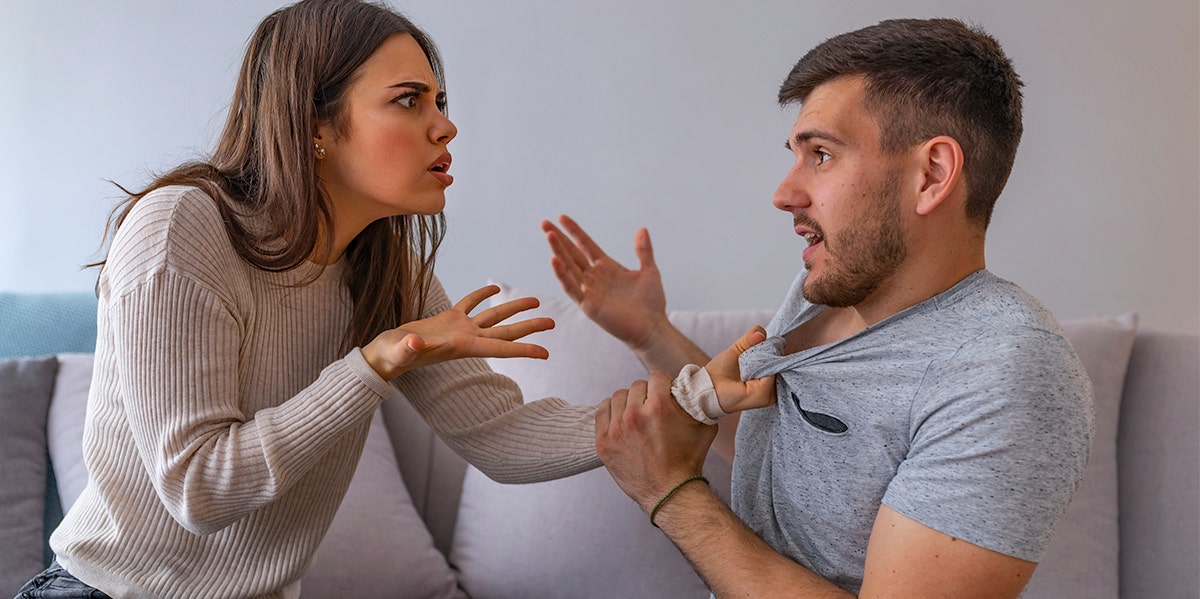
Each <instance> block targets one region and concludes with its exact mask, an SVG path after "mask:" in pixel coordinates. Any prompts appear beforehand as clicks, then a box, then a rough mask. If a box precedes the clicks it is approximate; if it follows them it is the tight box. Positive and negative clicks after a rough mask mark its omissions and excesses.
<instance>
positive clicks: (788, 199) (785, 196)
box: [771, 167, 810, 212]
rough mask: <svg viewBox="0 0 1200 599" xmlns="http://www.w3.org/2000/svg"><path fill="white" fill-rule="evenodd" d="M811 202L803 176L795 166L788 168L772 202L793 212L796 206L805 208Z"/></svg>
mask: <svg viewBox="0 0 1200 599" xmlns="http://www.w3.org/2000/svg"><path fill="white" fill-rule="evenodd" d="M809 203H810V201H809V197H808V193H807V192H806V191H805V189H804V181H803V177H802V176H801V175H800V173H799V172H798V169H796V168H795V167H792V168H791V169H788V172H787V174H786V175H784V176H783V181H780V182H779V187H777V188H776V189H775V195H774V196H773V197H772V198H771V204H773V205H774V206H775V207H776V208H778V209H780V210H783V211H784V212H791V211H792V210H794V209H796V208H805V207H807V206H808V205H809Z"/></svg>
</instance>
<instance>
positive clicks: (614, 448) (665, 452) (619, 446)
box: [596, 372, 717, 513]
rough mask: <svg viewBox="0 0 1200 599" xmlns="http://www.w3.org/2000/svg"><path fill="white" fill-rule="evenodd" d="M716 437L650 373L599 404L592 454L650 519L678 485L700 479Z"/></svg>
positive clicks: (666, 380)
mask: <svg viewBox="0 0 1200 599" xmlns="http://www.w3.org/2000/svg"><path fill="white" fill-rule="evenodd" d="M716 434H717V427H715V426H705V425H702V424H700V423H698V422H696V421H695V420H694V419H693V418H692V417H691V416H688V415H687V413H686V412H684V411H683V409H682V408H680V407H679V404H677V403H676V402H675V398H674V397H672V396H671V379H670V377H668V376H667V375H666V374H665V373H663V372H653V373H651V374H650V380H649V382H647V381H635V382H634V383H633V384H632V385H631V386H630V388H629V389H627V390H626V389H623V390H621V391H618V392H616V393H614V394H613V396H612V397H610V398H608V399H605V400H604V401H602V402H600V405H599V408H598V409H597V411H596V452H597V453H598V454H599V455H600V460H601V461H602V462H604V465H605V466H606V467H607V468H608V473H609V474H610V475H612V477H613V480H614V481H616V483H617V486H619V487H621V490H622V491H625V494H626V495H629V497H631V498H632V499H633V500H634V501H636V502H638V505H640V506H642V509H644V510H646V512H647V513H649V512H650V511H651V510H652V509H653V508H654V504H655V503H657V502H658V500H659V499H662V497H663V495H665V494H666V493H667V491H669V490H670V489H671V488H672V487H673V486H675V485H677V484H679V482H680V481H682V480H684V479H685V478H688V477H689V476H694V475H697V474H700V473H701V472H702V471H703V468H704V457H705V455H706V454H707V453H708V448H709V445H711V444H712V441H713V437H715V436H716Z"/></svg>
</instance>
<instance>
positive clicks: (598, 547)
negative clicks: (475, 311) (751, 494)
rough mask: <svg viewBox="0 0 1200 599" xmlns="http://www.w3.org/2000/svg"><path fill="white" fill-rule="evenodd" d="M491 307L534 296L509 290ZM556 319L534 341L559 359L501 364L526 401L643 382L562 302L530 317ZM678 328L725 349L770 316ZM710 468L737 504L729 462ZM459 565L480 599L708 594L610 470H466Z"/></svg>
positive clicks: (592, 398)
mask: <svg viewBox="0 0 1200 599" xmlns="http://www.w3.org/2000/svg"><path fill="white" fill-rule="evenodd" d="M502 288H503V292H502V293H501V294H500V295H499V296H497V297H496V298H494V299H493V301H496V302H502V301H506V300H508V299H512V298H514V297H518V296H521V295H529V294H528V293H524V292H521V291H517V290H514V289H511V288H509V287H507V286H504V285H502ZM535 312H536V314H537V315H545V316H550V317H551V318H554V320H555V322H556V326H555V329H554V330H553V331H550V332H547V333H543V334H540V335H537V336H536V337H534V338H533V341H534V342H536V343H539V344H541V345H543V346H545V347H546V348H547V349H548V350H549V351H550V359H549V360H546V361H540V360H511V359H510V360H492V361H491V365H492V367H493V368H494V369H495V370H496V371H497V372H500V373H502V374H505V375H507V376H509V377H511V378H513V379H514V380H516V381H517V383H518V384H520V386H521V389H522V392H523V393H524V394H525V396H526V398H527V399H536V398H541V397H547V396H554V397H561V398H563V399H565V400H566V401H569V402H571V403H576V404H594V403H597V402H599V401H600V400H602V399H604V398H605V397H608V396H609V395H610V394H611V393H612V392H613V391H616V390H617V389H620V388H624V387H628V386H629V384H630V383H631V382H633V381H634V380H636V379H644V378H646V375H647V373H646V370H645V368H644V367H642V365H641V363H640V362H638V361H637V359H636V358H634V357H633V355H632V354H631V353H630V352H629V351H628V350H627V349H626V348H625V346H624V345H622V344H621V343H620V342H618V341H616V340H615V339H613V338H612V337H610V336H609V335H608V334H607V333H605V332H604V331H603V330H601V329H600V328H599V327H597V326H596V325H595V324H593V323H592V322H591V321H589V320H588V319H587V318H586V317H584V316H583V315H582V314H581V313H580V312H579V310H578V309H576V308H575V305H574V304H573V303H572V302H570V301H568V300H565V299H548V298H544V297H543V298H542V306H541V307H540V308H539V309H538V310H536V311H532V312H531V313H530V316H532V315H534V313H535ZM671 316H672V321H673V322H674V323H675V324H676V326H678V327H679V328H680V329H681V330H682V331H683V332H684V333H685V334H687V335H689V336H690V337H691V338H692V339H693V340H694V341H696V342H697V344H698V345H700V347H701V348H703V349H705V350H706V351H708V352H716V351H719V350H721V349H724V348H725V347H726V346H728V344H730V343H732V342H733V341H734V340H736V339H737V338H738V336H740V335H741V334H742V333H743V332H745V331H746V329H748V328H749V327H750V326H751V325H753V324H766V322H767V320H768V319H769V318H770V316H771V312H769V311H766V310H761V311H757V312H752V311H744V312H737V311H729V312H705V313H697V312H676V313H672V315H671ZM705 471H706V473H707V474H708V476H709V478H710V479H711V481H712V484H713V486H714V488H715V489H717V490H718V493H720V494H722V495H725V496H726V497H727V496H728V489H729V475H730V468H729V464H728V463H727V462H725V461H724V460H723V459H721V458H720V457H717V456H715V455H712V456H710V457H709V459H708V462H707V463H706V464H705ZM451 562H452V563H453V564H454V566H455V567H456V568H457V569H458V570H459V572H460V576H461V580H462V584H463V587H464V588H465V589H466V590H467V592H468V593H470V595H471V596H472V597H475V598H476V599H487V598H491V597H497V598H499V597H574V598H587V597H596V598H601V597H603V598H607V597H633V598H636V597H647V598H649V597H682V598H686V597H708V591H707V590H706V588H705V586H704V584H703V582H702V581H701V580H700V579H699V577H697V576H696V574H695V572H694V571H693V570H692V568H691V566H690V565H689V564H688V563H687V561H686V560H685V559H684V558H683V556H682V555H681V554H680V553H679V551H678V550H677V549H676V548H675V547H674V545H672V544H671V542H670V541H669V540H668V539H667V538H666V537H665V536H664V535H663V534H662V533H661V532H660V531H659V530H658V529H655V528H653V527H652V526H650V523H649V521H648V519H647V517H646V514H645V513H643V512H642V510H641V509H640V508H639V507H638V506H637V504H635V503H634V502H633V501H631V500H630V499H629V498H628V497H626V496H625V494H624V493H622V492H621V490H620V489H619V488H618V487H617V486H616V485H615V484H614V483H613V481H612V479H611V478H610V477H609V475H608V472H607V471H606V470H604V469H603V468H600V469H596V470H592V471H590V472H585V473H583V474H581V475H578V476H574V477H571V478H567V479H562V480H557V481H551V482H546V483H537V484H530V485H501V484H499V483H496V482H494V481H492V480H490V479H488V478H487V477H486V476H485V475H483V474H482V473H481V472H479V471H478V470H476V469H474V468H469V469H468V470H467V475H466V480H465V481H464V483H463V491H462V499H461V504H460V506H459V513H458V524H457V527H456V529H455V536H454V544H453V549H452V551H451Z"/></svg>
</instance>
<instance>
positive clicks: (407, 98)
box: [392, 94, 417, 108]
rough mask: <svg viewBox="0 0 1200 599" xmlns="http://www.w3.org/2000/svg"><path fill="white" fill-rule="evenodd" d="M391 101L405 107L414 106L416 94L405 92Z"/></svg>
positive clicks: (415, 104)
mask: <svg viewBox="0 0 1200 599" xmlns="http://www.w3.org/2000/svg"><path fill="white" fill-rule="evenodd" d="M392 101H393V102H395V103H397V104H399V105H401V106H403V107H405V108H416V106H417V96H416V95H414V94H405V95H403V96H400V97H399V98H396V99H395V100H392Z"/></svg>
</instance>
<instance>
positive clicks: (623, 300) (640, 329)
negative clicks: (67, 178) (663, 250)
mask: <svg viewBox="0 0 1200 599" xmlns="http://www.w3.org/2000/svg"><path fill="white" fill-rule="evenodd" d="M558 222H559V223H560V224H561V225H562V228H563V229H565V230H566V233H565V234H564V233H563V231H561V230H559V228H558V227H556V226H554V224H553V223H551V222H550V221H542V230H543V231H545V233H546V241H547V242H548V243H549V244H550V249H551V251H553V252H554V256H553V257H551V258H550V266H551V267H552V268H553V269H554V275H555V276H556V277H557V278H558V282H559V284H561V285H562V288H563V291H565V292H566V294H567V297H570V298H571V299H572V300H574V301H575V303H577V304H579V307H580V309H581V310H583V313H584V314H585V315H587V317H588V318H590V319H592V320H593V321H595V322H596V324H599V325H600V326H601V328H603V329H604V330H605V331H608V333H609V334H610V335H612V336H614V337H616V338H617V339H620V340H621V341H622V342H624V343H625V344H626V345H628V346H629V347H631V348H633V349H634V350H637V349H640V348H642V347H644V346H645V345H647V344H648V343H649V342H650V340H651V337H652V336H653V335H654V334H655V333H656V331H658V330H659V329H661V328H662V327H663V325H664V324H666V323H667V299H666V294H665V293H664V292H663V286H662V277H661V276H660V275H659V272H658V266H656V265H655V263H654V248H653V246H651V245H650V233H649V231H647V230H646V229H638V231H637V234H636V236H635V237H634V244H633V247H634V251H635V252H636V253H637V257H638V262H639V265H638V270H629V269H627V268H625V267H624V266H621V264H619V263H618V262H617V261H616V260H613V259H612V258H610V257H609V256H608V254H606V253H605V252H604V250H603V249H601V248H600V246H599V245H597V244H596V242H595V241H593V240H592V238H591V237H590V236H588V234H587V233H586V232H584V230H583V229H582V228H581V227H580V226H579V225H578V224H577V223H576V222H575V221H573V220H571V219H570V218H569V217H567V216H565V215H563V216H560V217H558ZM568 235H569V237H568Z"/></svg>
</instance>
